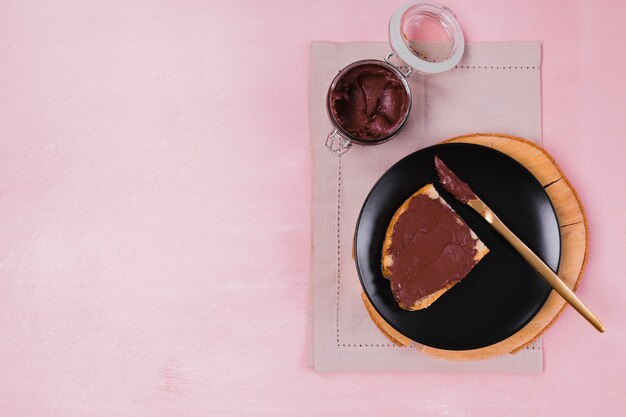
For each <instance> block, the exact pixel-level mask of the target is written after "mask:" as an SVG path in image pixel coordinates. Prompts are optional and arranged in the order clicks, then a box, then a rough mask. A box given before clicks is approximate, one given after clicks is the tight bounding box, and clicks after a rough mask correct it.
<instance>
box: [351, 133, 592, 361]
mask: <svg viewBox="0 0 626 417" xmlns="http://www.w3.org/2000/svg"><path fill="white" fill-rule="evenodd" d="M444 143H473V144H478V145H482V146H488V147H490V148H493V149H496V150H498V151H500V152H503V153H505V154H507V155H509V156H511V157H512V158H514V159H515V160H517V161H518V162H520V163H521V164H522V165H524V166H525V167H526V168H527V169H528V170H529V171H530V172H531V173H532V174H533V175H534V176H535V177H536V178H537V179H538V180H539V182H540V183H541V184H542V185H543V186H544V188H545V189H546V192H547V193H548V196H549V197H550V199H551V200H552V204H553V205H554V208H555V211H556V214H557V219H558V221H559V227H560V230H561V245H562V247H561V263H560V265H559V271H558V275H559V277H560V278H561V279H562V280H563V281H564V282H565V283H566V284H567V286H568V287H570V288H572V289H576V287H577V286H578V282H579V281H580V279H581V277H582V274H583V271H584V269H585V263H586V260H587V253H588V246H589V242H588V226H587V219H586V217H585V212H584V209H583V206H582V203H581V201H580V198H579V197H578V195H577V194H576V190H574V188H573V187H572V185H571V184H570V182H569V181H568V180H567V178H566V177H565V175H564V174H563V171H561V169H560V168H559V166H558V164H557V163H556V161H555V160H554V159H553V158H552V157H551V156H550V155H549V154H548V153H547V152H546V151H545V150H544V149H543V148H541V147H539V146H537V145H536V144H534V143H532V142H530V141H528V140H525V139H522V138H517V137H513V136H506V135H500V134H492V133H481V134H474V135H467V136H459V137H456V138H452V139H449V140H446V141H444ZM362 298H363V302H364V304H365V307H366V309H367V312H368V314H369V315H370V317H371V319H372V320H373V321H374V323H375V324H376V326H377V327H378V328H379V329H380V330H381V332H382V333H383V334H384V335H385V336H386V337H387V338H388V339H389V340H391V341H392V342H393V343H395V344H396V345H398V346H410V345H416V347H417V349H418V350H419V351H421V352H423V353H425V354H427V355H431V356H436V357H439V358H444V359H450V360H479V359H488V358H491V357H494V356H498V355H502V354H506V353H515V352H518V351H519V350H521V349H523V348H524V347H526V346H527V345H528V344H530V343H532V342H533V341H534V340H535V339H537V338H538V337H539V336H540V335H541V334H543V333H544V332H545V331H546V330H547V329H548V328H549V327H550V325H551V324H552V323H554V321H555V320H556V319H557V318H558V316H559V315H560V314H561V312H562V311H563V309H564V308H565V306H566V302H565V300H564V299H563V298H561V296H559V295H558V294H557V293H556V292H555V291H552V292H551V293H550V295H549V296H548V299H547V300H546V302H545V304H544V305H543V307H542V308H541V310H539V313H537V315H536V316H535V317H534V318H533V319H532V320H531V321H530V322H529V323H528V324H526V326H524V327H523V328H522V329H521V330H520V331H519V332H517V333H516V334H514V335H513V336H511V337H509V338H507V339H505V340H503V341H501V342H498V343H495V344H493V345H491V346H487V347H484V348H480V349H472V350H460V351H450V350H444V349H436V348H432V347H428V346H423V345H419V344H416V343H415V342H413V341H411V340H410V339H408V338H407V337H405V336H404V335H402V334H401V333H399V332H398V331H397V330H395V329H394V328H393V327H391V326H390V325H389V324H388V323H387V322H385V320H384V319H383V318H382V317H381V316H380V315H379V314H378V313H377V312H376V310H375V309H374V308H373V306H372V305H371V303H370V301H369V299H368V298H367V297H366V296H365V294H363V297H362Z"/></svg>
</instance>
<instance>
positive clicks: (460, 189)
mask: <svg viewBox="0 0 626 417" xmlns="http://www.w3.org/2000/svg"><path fill="white" fill-rule="evenodd" d="M435 169H436V171H437V175H438V176H439V182H441V185H443V188H445V189H446V191H448V192H449V193H450V194H452V195H453V196H454V198H456V199H457V200H459V201H460V202H462V203H464V204H467V205H468V206H470V207H471V208H472V209H474V211H476V212H477V213H478V214H479V215H480V216H481V217H482V218H483V219H485V220H486V221H487V222H488V223H489V224H490V225H491V226H492V227H493V228H494V229H495V230H496V232H498V233H499V234H500V235H501V236H502V237H504V239H505V240H506V241H507V242H509V244H510V245H511V246H513V248H514V249H515V250H516V251H517V252H518V253H519V254H520V255H521V256H522V257H523V258H524V259H525V260H526V262H528V263H529V264H530V265H531V266H532V267H533V268H534V269H535V271H537V273H539V275H540V276H541V277H542V278H543V279H544V280H545V281H546V282H547V283H548V284H550V286H551V287H552V288H553V289H554V290H555V291H556V292H557V293H558V294H559V295H560V296H561V297H563V298H564V299H565V301H567V302H568V303H569V304H570V305H571V306H572V307H574V309H576V311H578V313H580V314H581V315H582V316H583V317H584V318H585V319H587V321H589V323H591V324H592V325H593V326H594V327H595V328H596V329H597V330H598V331H599V332H601V333H604V325H603V324H602V323H601V322H600V320H599V319H598V318H597V317H596V316H595V315H594V314H593V313H592V312H591V311H590V310H589V309H588V308H587V307H586V306H585V305H584V304H583V302H582V301H580V299H579V298H578V297H577V296H576V294H574V292H573V291H572V290H571V289H570V288H569V287H568V286H567V285H565V283H564V282H563V281H562V280H561V278H559V276H558V275H557V274H556V273H555V272H554V271H552V269H550V267H549V266H548V265H546V263H545V262H544V261H543V260H542V259H541V258H540V257H539V256H537V255H536V254H535V253H534V252H533V251H532V250H531V249H530V248H529V247H528V246H526V244H525V243H524V242H522V241H521V240H520V238H518V237H517V236H516V235H515V234H514V233H513V232H512V231H511V230H510V229H509V228H508V227H507V226H506V225H505V224H504V223H503V222H502V221H501V220H500V219H499V218H498V216H496V214H495V213H494V212H493V210H491V209H490V208H489V206H487V204H485V202H484V201H482V200H481V199H480V198H479V197H478V196H477V195H476V194H475V193H474V191H472V189H471V188H470V187H469V185H468V184H467V183H466V182H463V181H462V180H461V179H460V178H459V177H458V176H457V175H456V174H455V173H454V172H452V170H450V168H448V167H447V166H446V164H444V163H443V161H442V160H441V159H440V158H439V156H435Z"/></svg>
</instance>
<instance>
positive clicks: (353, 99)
mask: <svg viewBox="0 0 626 417" xmlns="http://www.w3.org/2000/svg"><path fill="white" fill-rule="evenodd" d="M328 99H329V100H330V106H329V107H330V111H331V113H332V116H333V118H334V119H335V121H336V122H337V124H338V125H339V126H340V127H341V128H342V129H343V130H345V131H346V132H348V133H349V134H351V135H352V136H354V137H356V138H358V139H361V140H364V141H374V140H379V139H383V138H386V137H389V136H391V135H393V134H394V133H395V132H396V130H398V129H399V128H400V127H401V126H402V123H403V122H404V120H405V117H406V115H407V112H408V110H409V104H410V103H409V95H408V93H407V91H406V88H405V87H404V84H403V83H402V80H401V79H400V77H399V76H398V75H397V74H396V73H394V72H393V71H391V70H390V69H389V68H386V67H385V66H383V65H382V64H373V63H368V64H362V65H358V66H356V67H354V68H351V69H350V70H349V71H348V72H346V73H345V74H343V75H342V76H341V78H340V79H339V80H338V81H337V83H336V84H335V87H334V88H333V90H332V91H331V92H330V94H329V98H328Z"/></svg>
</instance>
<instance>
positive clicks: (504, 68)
mask: <svg viewBox="0 0 626 417" xmlns="http://www.w3.org/2000/svg"><path fill="white" fill-rule="evenodd" d="M454 68H461V69H497V70H506V69H509V70H518V69H520V70H523V69H526V70H535V69H541V66H539V65H536V66H532V67H530V66H529V67H524V66H512V65H508V66H507V65H455V66H454Z"/></svg>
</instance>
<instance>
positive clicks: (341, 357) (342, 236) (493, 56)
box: [309, 42, 543, 372]
mask: <svg viewBox="0 0 626 417" xmlns="http://www.w3.org/2000/svg"><path fill="white" fill-rule="evenodd" d="M465 51H466V52H465V55H464V57H463V59H462V60H461V62H460V63H459V65H458V66H457V67H456V68H454V69H452V70H451V71H449V72H447V73H444V74H439V75H431V76H421V75H414V76H412V77H411V78H410V79H409V84H410V85H411V89H412V92H413V108H412V112H411V115H410V117H409V121H408V123H407V126H406V127H405V129H404V130H403V131H402V133H401V134H400V135H399V136H398V137H396V138H395V139H393V140H392V141H390V142H387V143H386V144H383V145H378V146H371V147H362V146H353V147H352V148H351V149H350V150H349V152H347V153H345V154H344V155H343V156H341V158H339V157H337V156H336V155H334V154H332V153H331V152H330V151H329V150H328V149H326V147H325V146H324V142H325V139H326V136H327V134H328V132H329V131H330V130H331V124H330V122H329V121H328V118H327V116H326V107H325V97H326V92H327V89H328V86H329V85H330V82H331V80H332V79H333V77H334V76H335V75H336V74H337V71H338V70H340V69H341V68H343V67H344V66H346V65H347V64H350V63H351V62H354V61H357V60H359V59H366V58H376V59H382V58H384V57H385V56H386V54H387V52H389V46H388V44H387V43H341V44H339V43H327V42H314V43H313V44H312V45H311V56H310V74H309V77H310V78H309V99H310V103H309V106H310V110H309V112H310V135H311V149H312V155H313V196H312V216H313V222H312V246H311V248H312V249H311V250H312V255H311V262H312V264H311V265H312V266H311V276H312V280H313V284H312V285H313V291H314V313H313V352H312V353H313V355H312V359H313V364H314V366H315V369H316V370H317V371H391V370H401V371H465V372H541V371H542V369H543V357H542V352H541V341H538V342H535V343H534V344H533V345H532V346H529V347H528V348H526V349H524V350H522V351H520V352H519V353H517V354H515V355H503V356H500V357H497V358H493V359H489V360H484V361H473V362H456V361H447V360H442V359H435V358H431V357H428V356H426V355H424V354H422V353H420V352H418V351H416V350H415V349H414V348H400V347H396V346H395V345H394V344H393V343H391V342H390V341H389V340H388V339H386V338H385V336H383V335H382V333H381V332H380V331H379V330H378V328H377V327H376V326H375V325H374V323H373V322H372V321H371V320H370V318H369V316H368V314H367V312H366V310H365V308H364V306H363V302H362V301H361V297H360V294H361V286H360V283H359V278H358V276H357V272H356V268H355V265H354V261H353V260H352V253H351V251H352V237H353V233H354V228H355V225H356V220H357V217H358V214H359V211H360V209H361V205H362V203H363V201H364V199H365V197H366V196H367V193H368V192H369V190H370V189H371V187H372V186H373V185H374V183H375V182H376V180H377V179H378V178H379V177H380V176H381V175H382V174H383V173H384V172H385V171H386V170H387V169H388V168H389V167H390V166H391V165H393V164H394V163H395V162H396V161H398V160H399V159H401V158H402V157H404V156H405V155H407V154H409V153H411V152H413V151H415V150H417V149H420V148H423V147H425V146H429V145H432V144H435V143H437V142H439V141H441V140H444V139H447V138H451V137H454V136H459V135H463V134H470V133H478V132H495V133H504V134H509V135H514V136H520V137H523V138H526V139H529V140H532V141H535V142H537V143H540V140H541V77H540V68H541V67H540V66H541V45H540V44H539V43H535V42H515V43H469V44H467V47H466V50H465Z"/></svg>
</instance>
